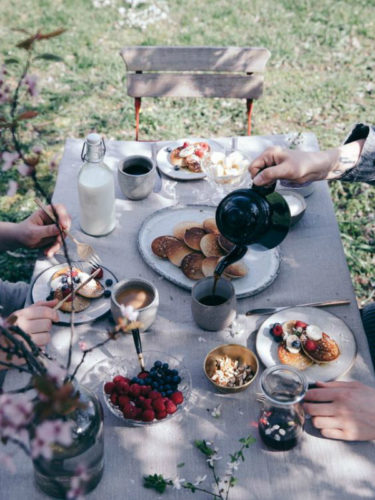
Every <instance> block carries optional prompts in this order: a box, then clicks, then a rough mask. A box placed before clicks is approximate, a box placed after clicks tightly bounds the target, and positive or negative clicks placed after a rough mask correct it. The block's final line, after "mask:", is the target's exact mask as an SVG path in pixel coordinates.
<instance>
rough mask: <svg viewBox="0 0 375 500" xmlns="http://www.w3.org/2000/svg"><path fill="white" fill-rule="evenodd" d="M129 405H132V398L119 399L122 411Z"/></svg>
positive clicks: (121, 397)
mask: <svg viewBox="0 0 375 500" xmlns="http://www.w3.org/2000/svg"><path fill="white" fill-rule="evenodd" d="M128 404H130V398H129V397H128V396H120V397H119V398H118V405H119V407H120V408H121V410H123V409H124V408H125V406H127V405H128Z"/></svg>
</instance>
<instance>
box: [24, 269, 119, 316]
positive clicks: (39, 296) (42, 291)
mask: <svg viewBox="0 0 375 500" xmlns="http://www.w3.org/2000/svg"><path fill="white" fill-rule="evenodd" d="M72 265H73V267H78V268H79V269H81V270H82V271H86V272H87V271H89V269H88V265H87V263H86V262H73V263H72ZM64 267H67V265H66V264H57V265H56V266H52V267H49V268H48V269H46V270H44V271H42V272H41V273H40V274H39V275H38V276H37V277H36V278H35V280H34V282H33V284H32V286H31V298H32V301H33V302H38V301H39V300H46V297H47V296H48V294H49V292H50V290H51V289H50V281H51V278H52V276H53V275H54V274H55V272H56V271H58V270H59V269H63V268H64ZM100 267H101V268H102V269H103V278H101V279H100V280H99V281H100V282H101V283H102V284H103V286H105V281H106V280H107V279H111V280H112V282H113V284H112V285H111V286H110V287H107V286H105V288H106V289H109V290H111V289H112V287H113V286H114V285H115V284H116V283H117V278H116V276H115V275H114V274H113V273H112V272H111V271H110V270H109V269H107V268H106V267H104V266H100ZM110 308H111V298H110V297H107V298H106V297H103V296H102V297H100V298H99V299H93V300H91V303H90V305H89V307H88V308H87V309H85V310H84V311H81V312H77V313H75V315H74V323H75V324H79V323H88V322H90V321H93V320H94V319H97V318H99V317H100V316H103V314H105V313H106V312H108V311H109V310H110ZM58 312H59V317H60V323H64V324H70V313H67V312H63V311H58Z"/></svg>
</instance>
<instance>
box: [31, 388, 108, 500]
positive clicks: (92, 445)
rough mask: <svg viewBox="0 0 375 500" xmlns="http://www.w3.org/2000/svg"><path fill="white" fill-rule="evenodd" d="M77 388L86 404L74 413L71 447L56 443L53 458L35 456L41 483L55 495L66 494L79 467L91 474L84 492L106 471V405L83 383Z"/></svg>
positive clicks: (64, 495)
mask: <svg viewBox="0 0 375 500" xmlns="http://www.w3.org/2000/svg"><path fill="white" fill-rule="evenodd" d="M77 389H78V390H79V392H80V401H81V402H82V403H84V404H85V406H86V407H85V408H83V409H76V410H75V411H74V412H73V414H72V415H71V417H70V419H71V420H72V421H73V422H74V427H73V442H72V444H71V445H70V446H68V447H64V446H60V445H56V444H55V445H54V447H53V456H52V459H50V460H46V459H44V458H41V457H39V458H38V459H37V460H34V477H35V482H36V484H37V486H38V487H39V488H40V489H41V490H42V491H43V492H44V493H46V494H47V495H49V496H52V497H55V498H65V497H66V493H67V492H68V491H69V489H70V488H71V480H72V478H73V477H74V476H75V475H76V474H77V469H78V468H79V467H83V468H84V470H85V471H86V474H87V478H88V479H87V481H85V483H84V486H83V489H84V493H89V492H90V491H92V490H93V489H94V488H95V487H96V486H97V485H98V483H99V481H100V479H101V478H102V475H103V467H104V441H103V409H102V406H101V404H100V402H99V400H98V398H97V397H96V396H95V394H93V393H92V392H91V391H89V390H88V389H87V388H85V387H83V386H79V385H78V386H77Z"/></svg>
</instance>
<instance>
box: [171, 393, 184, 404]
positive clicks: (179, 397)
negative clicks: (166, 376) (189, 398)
mask: <svg viewBox="0 0 375 500" xmlns="http://www.w3.org/2000/svg"><path fill="white" fill-rule="evenodd" d="M169 399H170V400H171V401H173V402H174V404H176V405H180V404H181V403H182V402H183V400H184V395H183V394H182V392H181V391H176V392H174V393H173V394H172V395H171V396H169Z"/></svg>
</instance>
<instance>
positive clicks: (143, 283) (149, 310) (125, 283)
mask: <svg viewBox="0 0 375 500" xmlns="http://www.w3.org/2000/svg"><path fill="white" fill-rule="evenodd" d="M135 288H136V289H139V288H140V289H142V290H144V291H145V292H146V293H147V294H150V299H151V302H150V303H149V304H148V305H147V306H145V307H142V308H140V309H136V310H137V311H138V318H137V321H140V322H141V323H142V327H141V328H140V329H139V330H140V331H141V332H144V331H145V330H147V329H148V328H150V326H151V325H152V323H153V322H154V321H155V318H156V314H157V312H158V307H159V292H158V290H157V288H156V287H155V286H154V285H153V284H152V283H151V282H150V281H147V280H144V279H139V278H134V279H128V280H122V281H119V282H118V283H117V284H116V285H115V286H114V287H113V290H112V295H111V313H112V316H113V319H114V320H115V322H116V323H117V321H118V319H119V318H120V317H122V314H121V309H120V303H119V302H118V297H119V295H120V294H121V292H123V291H124V290H127V289H135Z"/></svg>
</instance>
